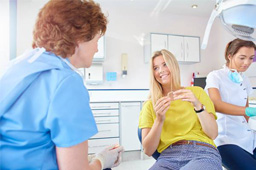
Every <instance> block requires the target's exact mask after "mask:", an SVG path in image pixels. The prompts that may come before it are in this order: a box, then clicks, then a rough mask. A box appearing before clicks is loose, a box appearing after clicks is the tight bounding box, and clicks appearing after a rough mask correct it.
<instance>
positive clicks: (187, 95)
mask: <svg viewBox="0 0 256 170" xmlns="http://www.w3.org/2000/svg"><path fill="white" fill-rule="evenodd" d="M173 99H174V100H178V99H181V100H183V101H188V102H190V103H191V104H192V105H193V106H194V107H195V108H196V109H197V110H199V109H201V107H202V104H201V103H200V101H199V100H198V99H197V98H196V96H195V95H194V93H193V92H192V91H191V90H188V89H180V90H177V91H174V92H173Z"/></svg>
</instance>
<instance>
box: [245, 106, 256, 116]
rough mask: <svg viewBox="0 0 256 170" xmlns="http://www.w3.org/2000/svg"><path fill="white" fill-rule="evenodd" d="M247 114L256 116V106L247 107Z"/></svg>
mask: <svg viewBox="0 0 256 170" xmlns="http://www.w3.org/2000/svg"><path fill="white" fill-rule="evenodd" d="M245 114H246V115H247V116H249V117H252V116H256V107H247V108H246V109H245Z"/></svg>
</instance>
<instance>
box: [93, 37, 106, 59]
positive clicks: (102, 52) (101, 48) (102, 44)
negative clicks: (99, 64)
mask: <svg viewBox="0 0 256 170" xmlns="http://www.w3.org/2000/svg"><path fill="white" fill-rule="evenodd" d="M104 59H105V36H103V37H101V38H100V39H99V41H98V52H97V53H95V55H94V57H93V61H103V60H104Z"/></svg>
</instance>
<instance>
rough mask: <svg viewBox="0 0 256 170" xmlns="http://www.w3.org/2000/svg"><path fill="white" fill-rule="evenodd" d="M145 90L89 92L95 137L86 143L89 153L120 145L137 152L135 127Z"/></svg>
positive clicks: (136, 129) (138, 148)
mask: <svg viewBox="0 0 256 170" xmlns="http://www.w3.org/2000/svg"><path fill="white" fill-rule="evenodd" d="M148 93H149V90H148V89H139V90H138V89H119V90H118V89H105V90H98V89H90V90H89V94H90V101H91V102H90V106H91V109H92V112H93V115H94V118H95V121H96V123H97V127H98V133H97V134H96V135H95V136H93V137H91V138H90V140H89V141H88V146H89V153H96V152H99V151H101V150H102V149H103V148H105V147H106V146H108V145H112V144H117V143H118V144H120V145H122V146H124V149H125V151H128V152H129V151H139V150H141V144H140V142H139V139H138V135H137V134H138V133H137V132H138V123H139V115H140V110H141V105H142V101H145V100H147V97H148Z"/></svg>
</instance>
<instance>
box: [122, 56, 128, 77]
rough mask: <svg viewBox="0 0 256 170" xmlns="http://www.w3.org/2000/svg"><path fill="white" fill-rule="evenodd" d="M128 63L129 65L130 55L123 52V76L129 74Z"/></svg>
mask: <svg viewBox="0 0 256 170" xmlns="http://www.w3.org/2000/svg"><path fill="white" fill-rule="evenodd" d="M127 65H128V55H127V54H126V53H123V54H122V55H121V69H122V77H125V76H127Z"/></svg>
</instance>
